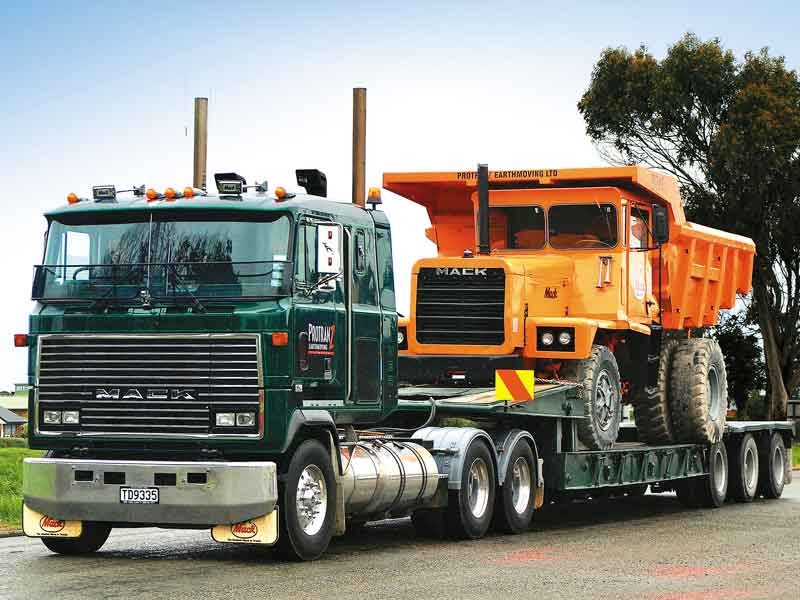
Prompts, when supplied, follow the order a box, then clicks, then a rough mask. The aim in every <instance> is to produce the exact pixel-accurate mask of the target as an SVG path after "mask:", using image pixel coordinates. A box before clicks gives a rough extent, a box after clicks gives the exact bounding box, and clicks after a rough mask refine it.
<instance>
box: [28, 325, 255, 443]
mask: <svg viewBox="0 0 800 600" xmlns="http://www.w3.org/2000/svg"><path fill="white" fill-rule="evenodd" d="M259 368H260V367H259V347H258V337H257V336H256V335H224V334H220V335H214V334H211V335H197V336H188V335H187V336H161V335H159V336H144V335H142V336H138V335H132V336H67V335H64V336H60V335H59V336H43V337H42V338H40V350H39V364H38V386H37V396H36V397H37V419H38V421H37V422H38V429H39V430H40V431H42V432H45V433H46V432H53V433H56V432H72V433H74V432H76V431H77V432H80V433H81V434H108V435H115V434H142V435H145V436H146V435H150V434H159V435H164V434H174V435H210V434H212V433H214V431H213V425H214V423H213V420H214V413H215V412H236V411H239V410H240V411H248V412H258V410H259V381H260V378H259ZM65 410H79V411H80V423H79V424H77V425H67V424H60V425H55V426H53V425H48V424H46V423H44V422H43V418H42V417H43V414H44V411H65ZM229 433H231V434H235V433H246V432H244V431H243V430H241V429H237V428H234V429H232V430H231V431H230V432H229Z"/></svg>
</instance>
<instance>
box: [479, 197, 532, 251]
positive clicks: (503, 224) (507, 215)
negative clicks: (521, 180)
mask: <svg viewBox="0 0 800 600" xmlns="http://www.w3.org/2000/svg"><path fill="white" fill-rule="evenodd" d="M489 237H490V240H491V246H492V250H504V249H516V250H539V249H541V248H544V238H545V235H544V210H543V209H542V208H541V207H540V206H493V207H492V208H490V209H489Z"/></svg>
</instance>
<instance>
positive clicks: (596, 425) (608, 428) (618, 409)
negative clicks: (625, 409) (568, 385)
mask: <svg viewBox="0 0 800 600" xmlns="http://www.w3.org/2000/svg"><path fill="white" fill-rule="evenodd" d="M569 366H572V365H569ZM574 369H575V373H574V376H575V377H576V379H577V382H578V383H579V384H581V387H582V390H581V393H582V398H583V408H584V415H585V416H586V418H585V419H579V420H578V439H580V441H581V442H582V443H583V444H584V445H585V446H587V447H588V448H590V449H592V450H607V449H609V448H611V446H613V445H614V442H616V441H617V435H618V434H619V424H620V421H621V420H622V388H621V386H620V380H619V367H618V366H617V360H616V359H615V358H614V355H613V354H612V353H611V350H609V349H608V348H606V347H605V346H600V345H598V344H595V345H594V346H592V354H591V355H590V356H589V357H588V358H585V359H583V360H581V361H578V362H577V363H576V364H575V365H574ZM570 371H571V369H568V372H570ZM569 374H570V375H572V373H569Z"/></svg>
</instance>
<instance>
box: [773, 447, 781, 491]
mask: <svg viewBox="0 0 800 600" xmlns="http://www.w3.org/2000/svg"><path fill="white" fill-rule="evenodd" d="M772 477H773V478H774V479H775V483H777V484H778V485H781V484H782V483H783V452H782V451H781V447H780V446H775V450H774V451H773V453H772Z"/></svg>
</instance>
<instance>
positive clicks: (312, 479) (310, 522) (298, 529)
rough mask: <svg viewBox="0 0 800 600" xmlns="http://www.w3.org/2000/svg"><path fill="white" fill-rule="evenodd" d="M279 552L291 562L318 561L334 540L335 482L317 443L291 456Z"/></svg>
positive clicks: (282, 500) (282, 499) (328, 461)
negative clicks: (332, 539) (332, 538)
mask: <svg viewBox="0 0 800 600" xmlns="http://www.w3.org/2000/svg"><path fill="white" fill-rule="evenodd" d="M279 498H280V500H279V503H278V506H279V510H280V512H279V516H280V519H279V522H280V531H279V533H278V544H277V550H278V553H279V554H280V555H281V556H282V557H283V558H286V559H288V560H315V559H317V558H319V557H320V556H321V555H322V553H323V552H325V550H326V549H327V548H328V544H329V543H330V541H331V537H333V527H334V520H335V512H336V479H335V475H334V473H333V466H332V465H331V458H330V454H329V453H328V451H327V450H326V449H325V447H324V446H323V445H322V444H321V443H320V442H319V441H317V440H306V441H304V442H303V443H301V444H300V445H299V446H298V447H297V449H296V450H295V451H294V453H293V455H292V459H291V461H290V462H289V468H288V469H287V471H286V474H285V476H284V481H283V483H282V485H281V489H280V494H279Z"/></svg>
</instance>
